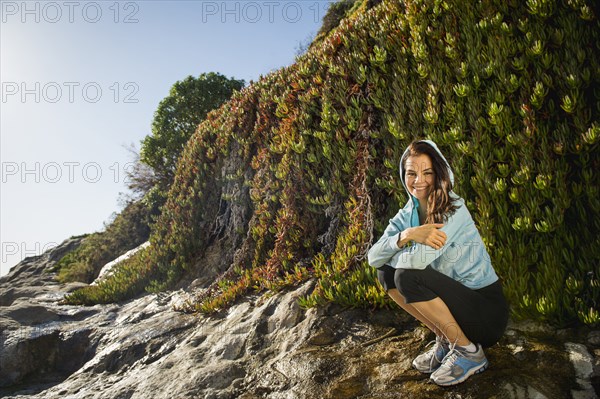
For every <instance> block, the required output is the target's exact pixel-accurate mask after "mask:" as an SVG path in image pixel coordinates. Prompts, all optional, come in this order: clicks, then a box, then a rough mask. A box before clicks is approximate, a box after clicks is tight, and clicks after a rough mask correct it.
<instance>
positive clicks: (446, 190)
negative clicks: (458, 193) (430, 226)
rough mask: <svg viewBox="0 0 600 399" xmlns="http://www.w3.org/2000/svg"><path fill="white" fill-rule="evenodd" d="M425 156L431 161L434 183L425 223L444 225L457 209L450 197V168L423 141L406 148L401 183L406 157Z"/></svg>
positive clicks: (404, 172)
mask: <svg viewBox="0 0 600 399" xmlns="http://www.w3.org/2000/svg"><path fill="white" fill-rule="evenodd" d="M418 155H427V156H429V158H430V159H431V166H432V167H433V173H434V182H433V188H432V189H431V192H430V193H429V198H428V199H427V219H425V223H444V222H446V221H447V220H448V217H450V216H451V215H452V214H454V212H455V211H456V210H457V209H458V206H457V205H455V203H454V202H455V201H456V199H455V198H452V197H451V196H450V191H452V181H451V180H450V174H449V172H448V171H449V169H450V166H449V165H448V163H447V162H446V160H445V159H444V158H443V157H442V156H441V155H440V153H439V152H437V150H436V149H435V148H433V147H432V146H431V145H430V144H429V143H427V142H425V141H413V142H412V143H410V145H409V146H408V150H407V151H406V153H405V155H404V157H403V158H402V171H403V175H402V176H401V178H402V181H403V182H404V181H405V175H406V160H407V159H408V157H412V156H418Z"/></svg>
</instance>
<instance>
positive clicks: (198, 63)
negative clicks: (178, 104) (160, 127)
mask: <svg viewBox="0 0 600 399" xmlns="http://www.w3.org/2000/svg"><path fill="white" fill-rule="evenodd" d="M329 3H331V1H330V0H328V1H319V0H304V1H119V2H117V1H72V2H62V1H57V2H48V1H27V2H23V1H4V0H2V1H0V6H1V21H0V22H1V25H0V63H1V64H0V81H1V83H2V93H1V95H2V98H1V102H0V134H1V141H0V152H1V154H0V156H1V165H2V175H1V179H2V180H1V186H0V187H1V189H0V197H1V198H0V201H1V202H0V223H1V230H0V234H1V237H0V241H1V244H2V248H1V255H2V264H1V267H0V275H4V274H6V273H7V272H8V270H9V268H10V267H12V266H14V265H15V264H16V263H18V262H19V261H20V260H22V259H23V258H25V257H27V256H31V255H36V254H39V253H41V252H43V251H44V250H45V249H47V248H49V247H52V246H54V245H56V244H58V243H60V242H62V241H63V240H64V239H66V238H68V237H70V236H72V235H79V234H84V233H92V232H94V231H100V230H102V229H103V228H104V227H103V224H104V222H105V221H107V220H108V219H109V217H110V216H111V214H112V213H113V212H116V211H119V210H120V208H119V205H118V201H117V200H118V197H119V192H127V188H126V182H125V179H124V177H125V175H124V171H125V169H126V168H127V167H128V163H130V162H131V160H132V157H131V155H130V153H129V152H128V151H127V150H126V149H125V146H128V145H130V144H132V143H133V144H135V146H136V148H137V149H139V142H140V140H141V139H142V138H143V137H144V136H146V135H147V134H149V133H150V125H151V121H152V117H153V113H154V111H155V110H156V107H157V105H158V103H159V102H160V100H162V99H163V98H164V97H165V96H167V95H168V92H169V88H170V87H171V86H172V85H173V83H175V82H176V81H177V80H182V79H184V78H185V77H186V76H188V75H194V76H198V75H199V74H201V73H203V72H211V71H214V72H220V73H221V74H223V75H225V76H227V77H235V78H237V79H244V80H245V81H246V82H248V83H249V82H250V80H254V81H256V80H258V78H259V77H260V76H261V75H266V74H268V73H269V72H271V71H273V70H276V69H278V68H280V67H283V66H286V65H289V64H291V63H293V62H294V57H295V55H296V50H297V48H298V46H299V43H301V42H305V41H306V39H307V38H308V37H311V36H314V35H315V33H316V32H317V30H318V29H319V27H320V26H321V20H322V17H323V15H324V13H325V11H326V9H327V7H328V6H329Z"/></svg>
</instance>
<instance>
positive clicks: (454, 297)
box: [368, 140, 508, 386]
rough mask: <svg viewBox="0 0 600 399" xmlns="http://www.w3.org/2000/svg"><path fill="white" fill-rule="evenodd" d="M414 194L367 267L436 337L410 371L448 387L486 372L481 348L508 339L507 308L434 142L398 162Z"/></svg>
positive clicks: (414, 147)
mask: <svg viewBox="0 0 600 399" xmlns="http://www.w3.org/2000/svg"><path fill="white" fill-rule="evenodd" d="M400 176H401V178H402V183H403V185H404V188H405V189H406V191H407V192H408V194H409V200H408V203H407V204H406V206H404V208H403V209H401V210H400V211H399V212H398V213H397V214H396V216H394V218H393V219H391V220H390V223H389V225H388V227H387V228H386V229H385V232H384V233H383V236H382V237H381V238H380V239H379V241H377V243H375V244H374V245H373V247H371V249H370V250H369V254H368V258H369V264H370V265H371V266H373V267H377V268H378V271H377V275H378V279H379V282H380V283H381V284H382V286H383V287H384V289H385V290H386V292H387V293H388V294H389V295H390V297H392V299H394V301H395V302H396V303H397V304H398V305H400V307H402V308H403V309H404V310H406V311H407V312H408V313H409V314H411V315H412V316H413V317H415V318H416V319H418V320H419V321H421V322H422V323H423V324H425V325H426V326H427V327H428V328H429V329H430V330H431V331H433V332H434V333H435V335H436V340H435V344H434V346H433V347H432V348H431V349H430V350H429V351H427V352H425V353H422V354H421V355H419V356H417V358H416V359H415V360H414V361H413V366H414V367H415V368H416V369H417V370H419V371H421V372H423V373H431V377H430V378H431V380H432V381H433V382H435V383H436V384H438V385H442V386H448V385H454V384H458V383H460V382H463V381H465V380H466V379H467V378H469V377H470V376H471V375H473V374H476V373H479V372H481V371H483V370H485V369H486V368H487V365H488V361H487V359H486V357H485V354H484V352H483V348H486V347H489V346H491V345H493V344H495V343H496V342H497V341H498V339H499V338H500V337H501V336H502V334H503V333H504V329H505V328H506V323H507V321H508V306H507V304H506V300H505V298H504V294H503V293H502V287H501V286H500V282H499V280H498V276H497V275H496V273H495V271H494V269H493V267H492V265H491V262H490V257H489V255H488V253H487V250H486V248H485V246H484V244H483V241H482V239H481V236H480V235H479V232H478V231H477V228H476V227H475V224H474V222H473V219H472V218H471V214H470V213H469V211H468V209H467V207H466V206H465V203H464V200H463V199H462V198H460V197H458V196H457V195H456V194H455V193H454V192H453V191H452V185H453V182H454V175H453V173H452V171H451V169H450V166H449V165H448V162H447V161H446V159H445V158H444V156H443V155H442V153H441V152H440V150H439V149H438V147H437V146H436V145H435V143H434V142H432V141H429V140H423V141H416V142H413V143H411V144H410V145H409V147H408V148H407V149H406V151H405V152H404V154H403V155H402V160H401V162H400Z"/></svg>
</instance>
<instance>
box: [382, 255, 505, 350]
mask: <svg viewBox="0 0 600 399" xmlns="http://www.w3.org/2000/svg"><path fill="white" fill-rule="evenodd" d="M377 278H378V279H379V282H380V283H381V285H382V286H383V288H384V289H385V290H386V292H387V291H388V290H390V289H392V288H397V289H398V291H399V292H400V294H402V296H403V297H404V298H405V299H406V302H407V303H412V302H423V301H429V300H432V299H434V298H437V297H439V298H440V299H441V300H442V301H444V303H445V304H446V306H448V309H450V312H451V313H452V315H453V316H454V318H455V319H456V322H457V323H458V325H459V326H460V328H461V329H462V330H463V332H464V333H465V335H466V336H467V338H469V340H471V342H475V343H479V344H481V345H482V346H483V347H484V348H485V347H489V346H492V345H494V344H495V343H496V342H498V340H499V339H500V337H502V334H504V329H505V328H506V323H507V322H508V304H507V303H506V299H505V298H504V293H503V292H502V286H501V285H500V281H496V282H495V283H493V284H490V285H488V286H487V287H484V288H481V289H478V290H472V289H470V288H468V287H466V286H464V285H462V284H461V283H459V282H458V281H456V280H454V279H452V278H450V277H448V276H446V275H445V274H442V273H440V272H438V271H437V270H434V269H433V268H431V266H427V267H426V268H425V269H422V270H420V269H394V268H393V267H391V266H388V265H384V266H382V267H380V268H379V269H378V271H377Z"/></svg>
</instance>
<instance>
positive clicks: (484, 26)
mask: <svg viewBox="0 0 600 399" xmlns="http://www.w3.org/2000/svg"><path fill="white" fill-rule="evenodd" d="M597 13H598V10H597V7H595V6H594V3H593V2H591V1H577V2H560V1H554V0H536V1H527V2H521V1H508V2H507V1H499V0H498V1H485V2H478V3H472V2H462V1H458V0H454V1H451V0H436V1H425V0H421V1H410V2H409V1H405V2H399V1H396V0H394V1H391V0H390V1H383V2H381V3H380V4H378V5H377V6H375V7H374V8H371V9H368V10H363V12H357V13H354V14H352V17H351V18H346V19H344V20H342V22H341V23H340V25H339V26H338V27H337V28H336V29H335V30H333V31H331V32H330V33H329V35H327V37H326V38H325V39H324V40H323V41H322V42H320V43H318V44H316V45H313V46H311V48H310V50H309V51H308V52H307V53H306V54H305V55H303V56H301V57H299V58H298V60H297V62H296V63H295V64H294V65H292V66H290V67H287V68H283V69H281V70H279V71H277V72H275V73H272V74H270V75H268V76H266V77H264V78H262V79H261V80H259V81H258V82H255V83H254V84H252V85H250V86H249V87H247V88H245V89H243V90H242V91H241V92H240V93H237V94H235V95H234V96H233V98H232V100H231V101H229V102H228V103H226V104H225V105H224V106H222V107H221V108H220V109H219V110H217V111H215V112H212V113H210V114H209V116H208V118H207V120H206V121H204V122H203V123H202V124H201V125H200V126H199V128H198V130H197V131H196V133H195V135H194V136H193V137H192V138H191V139H190V141H189V142H188V145H187V147H186V149H185V151H184V153H183V156H182V158H181V159H180V161H179V164H178V169H177V174H176V178H175V182H174V184H173V185H172V186H171V189H170V193H169V198H168V200H167V203H166V205H165V207H164V210H163V213H162V215H161V217H160V219H159V221H158V222H157V224H156V227H155V229H154V231H153V235H152V237H153V238H152V245H151V246H150V247H149V249H148V252H147V256H146V259H147V261H148V262H149V263H150V265H151V266H149V267H150V268H151V270H152V273H153V277H152V279H154V280H155V284H154V285H153V286H154V287H156V288H164V287H168V286H169V285H171V284H173V282H175V281H177V279H178V278H179V276H181V275H183V274H185V273H186V272H187V271H189V270H190V269H191V268H192V267H193V265H194V264H195V262H194V260H195V259H197V258H198V257H200V256H202V254H203V250H204V249H205V248H206V246H207V245H208V243H209V242H210V240H211V236H210V234H209V233H207V229H206V227H207V226H210V225H211V223H213V222H214V220H215V219H216V218H217V217H218V215H217V214H216V213H215V212H214V206H213V202H214V200H213V199H212V198H213V196H214V193H215V192H219V193H221V192H223V193H225V190H226V187H227V184H229V183H230V182H232V181H235V182H238V183H240V184H242V185H243V186H244V187H249V190H250V198H251V201H252V217H251V218H250V220H249V222H248V227H247V230H248V232H249V234H248V235H247V237H246V239H245V241H244V242H243V244H242V245H241V246H240V248H238V249H240V250H241V251H242V252H244V253H243V254H242V255H243V256H240V257H238V258H236V259H237V263H236V264H234V265H233V267H234V268H235V269H236V270H238V271H239V272H238V273H229V274H227V275H226V276H225V277H224V278H223V279H222V280H221V281H220V282H219V283H218V284H216V283H215V284H214V285H213V286H212V287H210V290H209V291H208V292H209V294H207V295H205V296H204V297H202V298H200V299H199V302H198V303H196V304H190V308H191V309H193V310H202V311H205V312H211V311H215V310H218V309H219V308H221V307H223V306H226V305H227V304H229V303H231V302H232V301H233V300H235V298H238V297H239V296H241V295H243V294H244V292H246V291H248V290H250V289H257V290H265V289H267V290H279V289H282V288H284V287H286V286H289V285H293V284H297V283H299V282H301V281H305V280H306V279H307V278H314V279H315V280H316V289H315V291H314V292H313V293H312V294H310V295H308V296H307V297H305V298H303V299H302V304H303V305H304V306H313V305H317V304H319V303H323V302H325V301H336V302H339V303H342V304H344V305H348V306H370V307H373V306H375V307H376V306H386V304H388V302H389V301H388V300H387V299H386V298H385V294H384V293H383V292H382V291H381V289H379V288H378V285H377V283H376V281H375V278H374V271H373V270H371V269H369V267H368V266H367V265H366V263H365V261H364V256H365V253H366V251H367V249H368V247H369V245H370V244H371V243H372V241H373V239H374V238H377V237H378V236H379V235H380V234H381V232H382V231H383V229H384V228H385V226H386V224H387V221H388V219H389V218H390V217H391V216H393V214H394V213H395V212H396V211H397V209H398V207H399V206H402V205H403V204H404V202H405V201H406V194H405V192H404V189H403V188H402V185H401V183H400V180H399V176H398V161H399V159H400V156H401V154H402V151H403V150H404V149H405V147H406V146H407V145H408V143H409V142H410V141H412V140H413V139H416V138H429V139H432V140H434V141H435V142H436V143H437V144H438V145H439V147H440V149H441V150H442V152H443V153H444V154H445V155H447V156H448V158H449V161H450V163H451V164H452V166H453V169H454V170H455V172H456V190H457V192H458V193H459V194H460V195H461V196H463V197H464V198H465V199H466V201H467V206H468V207H469V209H470V210H471V212H472V214H473V216H474V219H475V221H476V223H477V225H478V227H479V229H480V232H481V234H482V236H483V239H484V242H485V244H486V246H487V248H488V250H489V252H490V255H491V256H492V260H493V263H494V265H495V268H496V270H497V271H498V273H499V275H500V276H501V278H502V280H503V284H504V289H505V292H506V294H507V296H508V298H509V300H510V302H511V308H512V312H513V316H517V317H532V318H535V319H541V320H546V321H549V322H552V323H556V324H559V325H566V324H570V323H576V322H579V323H585V324H588V325H597V324H598V323H600V316H599V315H598V312H599V310H600V282H599V281H600V276H599V275H598V274H599V273H598V266H597V265H598V263H599V261H600V245H599V244H600V241H599V240H600V239H599V238H598V237H599V234H598V233H599V231H600V217H599V216H600V196H599V195H598V194H599V190H598V186H599V184H598V183H599V182H598V173H597V172H596V171H597V170H600V157H598V151H599V140H600V118H599V115H600V89H599V87H600V51H599V50H600V26H599V22H598V15H597ZM231 157H235V159H237V160H239V162H240V170H239V171H238V172H236V173H234V174H233V175H229V176H223V173H222V168H223V165H224V164H225V162H226V160H227V159H231ZM247 166H250V167H251V172H252V173H245V172H244V171H245V168H246V167H247ZM222 199H223V201H225V202H233V201H235V200H236V198H235V195H233V194H231V195H229V194H227V195H224V196H223V197H222ZM140 264H141V263H140Z"/></svg>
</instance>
